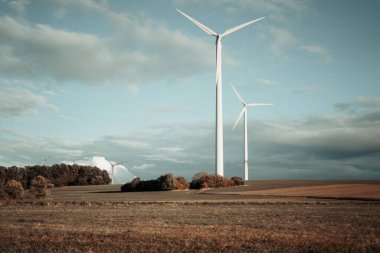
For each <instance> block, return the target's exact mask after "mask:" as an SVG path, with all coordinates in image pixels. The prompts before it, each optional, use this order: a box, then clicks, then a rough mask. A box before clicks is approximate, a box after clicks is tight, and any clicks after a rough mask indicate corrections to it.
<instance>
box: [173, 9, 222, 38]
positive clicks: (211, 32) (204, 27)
mask: <svg viewBox="0 0 380 253" xmlns="http://www.w3.org/2000/svg"><path fill="white" fill-rule="evenodd" d="M177 11H178V12H179V13H181V14H182V15H184V16H185V17H186V18H188V19H189V20H190V21H191V22H193V23H194V24H195V25H196V26H198V27H199V28H201V29H202V30H203V31H205V32H206V33H208V34H210V35H212V36H217V35H218V34H217V33H216V32H214V31H213V30H211V29H210V28H208V27H207V26H205V25H203V24H201V23H200V22H198V21H196V20H195V19H193V18H192V17H190V16H189V15H187V14H186V13H184V12H182V11H180V10H178V9H177Z"/></svg>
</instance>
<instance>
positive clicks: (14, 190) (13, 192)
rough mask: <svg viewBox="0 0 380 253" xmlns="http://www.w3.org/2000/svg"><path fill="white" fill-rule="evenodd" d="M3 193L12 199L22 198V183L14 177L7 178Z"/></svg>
mask: <svg viewBox="0 0 380 253" xmlns="http://www.w3.org/2000/svg"><path fill="white" fill-rule="evenodd" d="M4 191H5V193H6V194H7V195H8V196H9V197H11V198H13V199H22V197H23V196H24V188H23V187H22V184H21V183H20V182H18V181H16V180H14V179H11V180H8V181H7V182H6V183H5V186H4Z"/></svg>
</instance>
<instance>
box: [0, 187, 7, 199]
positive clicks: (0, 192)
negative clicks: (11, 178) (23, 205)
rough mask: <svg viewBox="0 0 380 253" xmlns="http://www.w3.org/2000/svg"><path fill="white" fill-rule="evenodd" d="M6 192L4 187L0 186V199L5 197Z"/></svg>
mask: <svg viewBox="0 0 380 253" xmlns="http://www.w3.org/2000/svg"><path fill="white" fill-rule="evenodd" d="M7 198H8V194H7V193H6V192H5V190H4V187H2V186H0V199H7Z"/></svg>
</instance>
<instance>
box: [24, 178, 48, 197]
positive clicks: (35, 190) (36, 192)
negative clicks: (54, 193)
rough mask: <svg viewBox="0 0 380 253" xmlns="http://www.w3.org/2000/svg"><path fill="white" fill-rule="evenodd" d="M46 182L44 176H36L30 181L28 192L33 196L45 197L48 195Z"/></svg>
mask: <svg viewBox="0 0 380 253" xmlns="http://www.w3.org/2000/svg"><path fill="white" fill-rule="evenodd" d="M48 184H49V182H48V180H46V178H44V177H43V176H37V177H35V178H34V179H33V180H32V181H31V184H30V189H29V193H30V194H31V195H32V196H33V197H35V198H45V197H47V196H49V195H50V190H49V189H48Z"/></svg>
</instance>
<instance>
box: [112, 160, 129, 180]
mask: <svg viewBox="0 0 380 253" xmlns="http://www.w3.org/2000/svg"><path fill="white" fill-rule="evenodd" d="M126 162H128V160H127V161H123V162H119V163H115V162H110V164H111V178H112V181H111V184H113V183H114V177H113V169H114V167H115V166H116V165H120V164H123V163H126Z"/></svg>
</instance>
